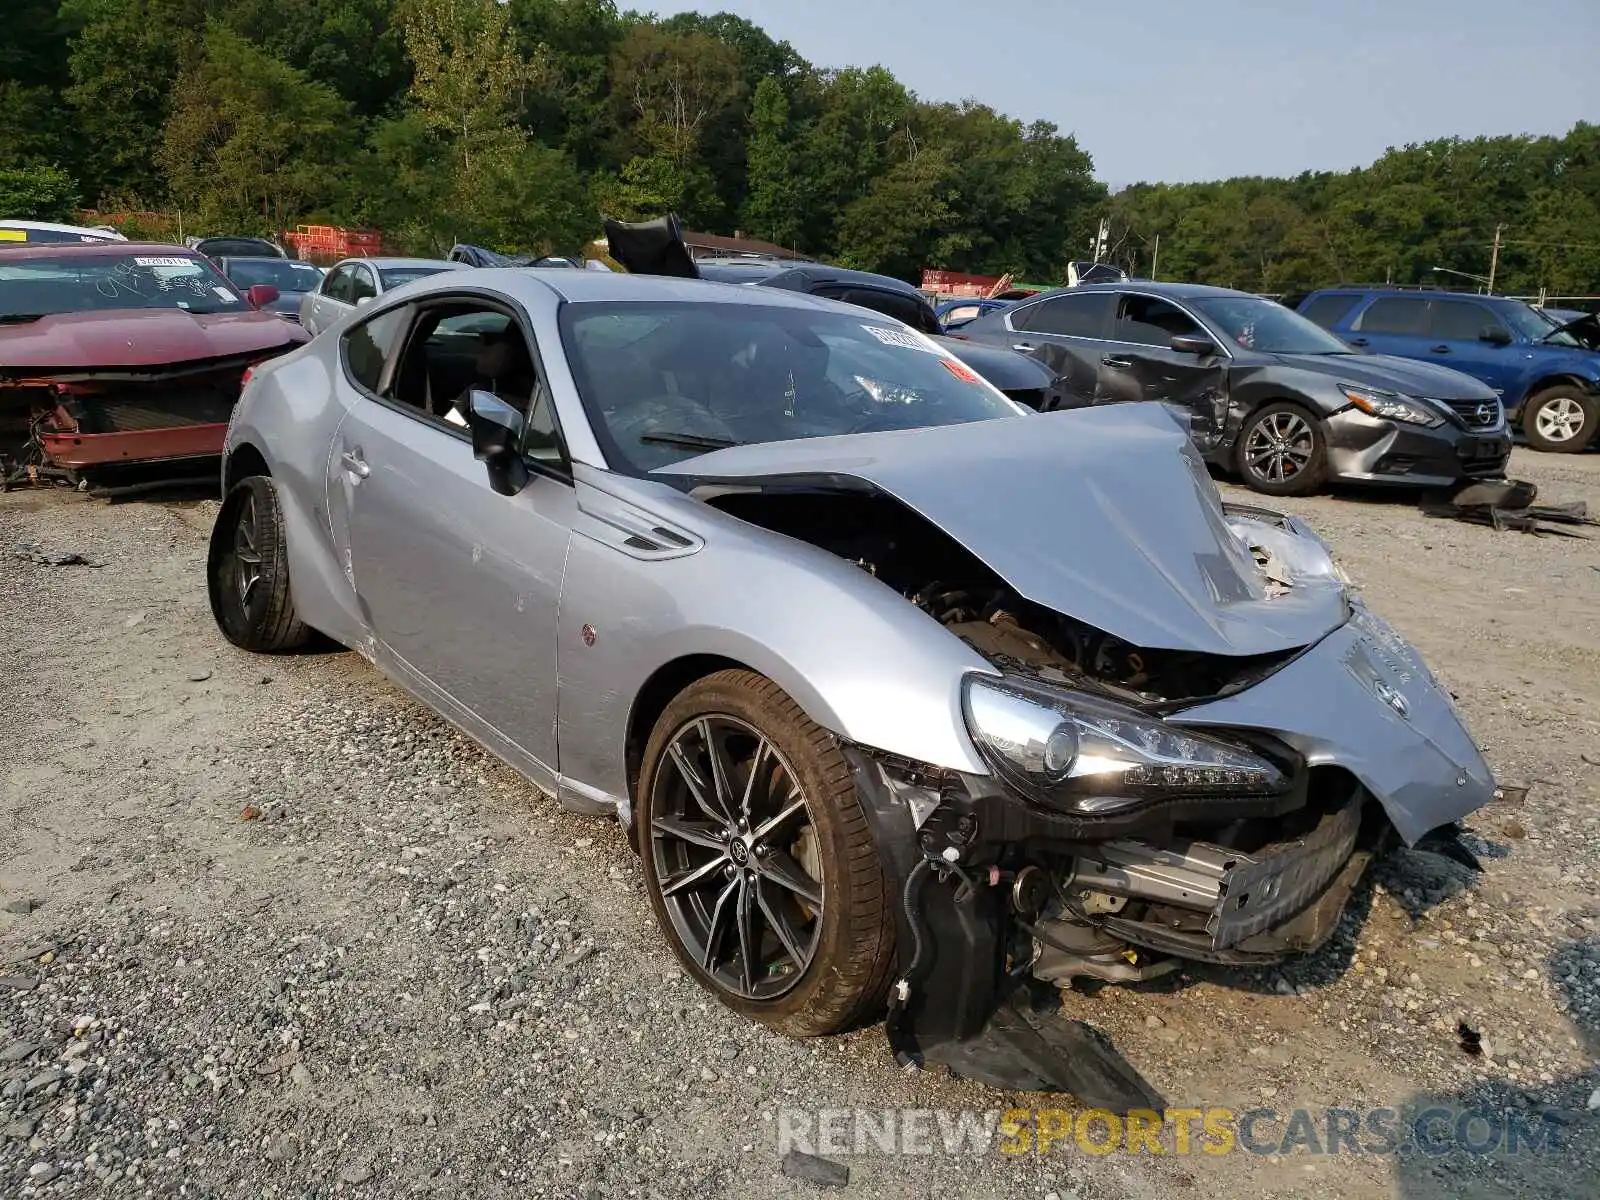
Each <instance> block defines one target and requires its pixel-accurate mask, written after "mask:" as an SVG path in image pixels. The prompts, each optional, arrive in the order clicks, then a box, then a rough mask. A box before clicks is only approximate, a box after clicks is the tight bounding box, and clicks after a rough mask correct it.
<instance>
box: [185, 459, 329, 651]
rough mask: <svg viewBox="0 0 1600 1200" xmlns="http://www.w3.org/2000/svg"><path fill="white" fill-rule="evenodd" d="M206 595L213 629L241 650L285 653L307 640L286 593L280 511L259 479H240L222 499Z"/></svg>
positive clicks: (307, 630)
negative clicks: (214, 624) (215, 623)
mask: <svg viewBox="0 0 1600 1200" xmlns="http://www.w3.org/2000/svg"><path fill="white" fill-rule="evenodd" d="M206 590H207V591H208V592H209V593H210V597H211V615H212V616H213V617H215V618H216V621H217V628H219V629H221V630H222V635H223V636H224V637H226V638H227V639H228V640H229V641H230V642H232V643H233V644H234V645H235V646H238V647H240V648H241V649H244V650H253V651H255V652H256V653H258V654H286V653H289V652H291V651H295V650H299V649H301V648H303V647H304V646H305V645H306V643H308V642H309V641H310V640H311V630H310V628H309V627H308V626H307V625H306V624H305V623H304V622H303V621H301V620H300V618H299V617H298V616H297V615H296V614H295V610H294V599H293V597H291V596H290V594H289V554H288V543H287V541H286V539H285V536H284V531H283V510H282V509H281V508H280V507H279V506H278V493H277V490H276V489H275V488H274V486H273V483H272V480H271V479H269V478H267V477H266V476H265V475H251V476H248V477H246V478H244V479H241V480H240V481H239V483H238V484H237V485H236V486H235V487H234V488H233V489H232V490H231V491H229V492H228V494H227V496H226V497H225V498H224V499H223V501H222V509H221V511H220V512H218V513H217V523H216V525H214V526H213V527H212V530H211V547H210V550H209V552H208V554H207V555H206Z"/></svg>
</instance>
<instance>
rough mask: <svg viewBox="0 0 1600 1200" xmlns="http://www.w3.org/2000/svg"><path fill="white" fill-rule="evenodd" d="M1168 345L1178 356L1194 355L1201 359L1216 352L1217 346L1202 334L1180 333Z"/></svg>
mask: <svg viewBox="0 0 1600 1200" xmlns="http://www.w3.org/2000/svg"><path fill="white" fill-rule="evenodd" d="M1168 344H1169V345H1170V346H1171V348H1172V349H1173V350H1174V351H1175V352H1176V353H1178V354H1195V355H1199V356H1200V357H1202V358H1204V357H1205V356H1206V355H1208V354H1215V353H1216V352H1217V344H1216V343H1215V342H1213V341H1212V340H1211V339H1210V338H1208V337H1207V336H1206V335H1205V334H1203V333H1180V334H1178V335H1177V336H1176V337H1174V338H1173V339H1172V341H1171V342H1170V343H1168Z"/></svg>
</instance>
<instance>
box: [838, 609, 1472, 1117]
mask: <svg viewBox="0 0 1600 1200" xmlns="http://www.w3.org/2000/svg"><path fill="white" fill-rule="evenodd" d="M1165 720H1166V722H1167V723H1168V724H1169V725H1171V726H1173V727H1177V728H1191V729H1194V730H1196V731H1199V730H1205V731H1207V732H1208V733H1210V734H1212V735H1214V736H1218V737H1224V738H1232V739H1238V740H1239V741H1240V744H1249V745H1253V746H1256V747H1258V748H1260V747H1265V746H1269V745H1270V746H1272V747H1274V748H1275V751H1276V752H1277V753H1278V754H1279V755H1281V756H1283V757H1280V758H1279V761H1288V760H1289V759H1292V760H1294V761H1293V763H1292V766H1291V767H1290V771H1291V775H1292V780H1291V784H1290V786H1288V787H1287V788H1284V789H1281V790H1279V791H1278V792H1277V793H1276V794H1273V795H1261V796H1226V797H1223V796H1199V797H1196V796H1185V795H1182V794H1178V795H1173V796H1170V797H1161V798H1158V799H1152V800H1148V801H1146V802H1143V803H1140V804H1138V805H1134V806H1129V807H1125V808H1120V809H1116V810H1111V811H1104V812H1100V813H1095V812H1082V811H1078V812H1074V811H1065V810H1063V809H1062V808H1059V807H1047V806H1045V805H1042V804H1040V803H1037V802H1034V799H1030V798H1025V797H1023V796H1021V795H1018V794H1016V792H1015V790H1014V789H1012V788H1011V787H1009V786H1008V785H1007V784H1006V783H1005V782H1004V781H1002V780H1000V779H998V778H996V777H994V776H969V775H952V774H950V773H941V772H936V771H927V770H922V769H920V768H918V766H917V765H916V764H912V763H906V762H903V761H901V762H895V761H888V760H886V759H884V758H883V757H881V756H878V755H875V754H873V753H871V752H870V751H866V750H862V749H859V748H857V749H854V750H852V751H851V754H852V759H853V765H854V769H855V772H856V777H857V784H858V788H859V791H860V794H861V795H862V797H863V802H864V808H865V810H866V811H867V813H868V817H869V820H870V821H871V822H872V824H873V826H874V834H875V836H876V838H877V842H878V845H879V848H880V855H881V856H882V858H883V861H884V865H885V869H886V872H887V873H888V874H889V875H890V876H891V878H892V879H893V880H894V881H895V883H896V885H897V887H898V888H899V894H900V896H901V905H900V911H899V914H898V919H899V925H900V929H899V933H900V937H901V942H900V944H901V945H902V946H903V947H908V948H909V958H908V959H904V960H903V961H902V967H903V974H902V978H901V980H900V981H899V983H898V985H897V988H896V992H895V995H894V997H893V999H892V1003H891V1016H890V1023H889V1030H890V1037H891V1043H892V1044H893V1045H894V1046H895V1049H896V1051H897V1053H899V1054H900V1055H901V1056H902V1057H903V1058H907V1059H916V1060H925V1061H938V1062H944V1063H947V1064H948V1065H950V1066H951V1067H952V1068H953V1069H956V1070H958V1071H959V1072H961V1073H964V1074H968V1075H970V1076H972V1077H974V1078H977V1079H979V1080H981V1081H985V1082H989V1083H991V1084H995V1085H997V1086H1004V1087H1015V1088H1042V1089H1045V1090H1067V1091H1074V1092H1075V1093H1076V1094H1078V1096H1079V1098H1080V1099H1082V1100H1083V1101H1085V1102H1086V1103H1090V1104H1101V1105H1106V1106H1108V1107H1113V1108H1116V1107H1119V1106H1120V1107H1129V1106H1142V1105H1146V1104H1148V1103H1149V1101H1150V1097H1151V1095H1152V1093H1151V1091H1150V1089H1149V1087H1148V1085H1146V1084H1144V1082H1143V1081H1142V1080H1141V1079H1139V1077H1138V1075H1137V1073H1136V1072H1133V1071H1132V1070H1131V1068H1128V1067H1127V1065H1126V1064H1125V1063H1122V1062H1121V1060H1120V1059H1117V1058H1116V1056H1115V1053H1114V1052H1113V1051H1111V1050H1110V1048H1109V1046H1107V1045H1105V1044H1104V1040H1103V1039H1098V1040H1097V1039H1096V1038H1094V1037H1091V1036H1090V1033H1091V1032H1092V1031H1087V1032H1086V1031H1085V1030H1082V1029H1075V1030H1074V1031H1073V1032H1072V1033H1071V1034H1070V1035H1065V1036H1067V1042H1069V1043H1070V1045H1067V1044H1066V1043H1063V1044H1062V1045H1054V1046H1053V1045H1052V1044H1051V1043H1050V1038H1049V1037H1047V1036H1045V1035H1044V1034H1041V1032H1040V1030H1041V1028H1044V1027H1043V1026H1041V1025H1040V1024H1039V1022H1038V1021H1037V1020H1033V1019H1024V1018H1023V1017H1022V1016H1020V1015H1019V1014H1018V1012H1017V1011H1016V1010H1017V1007H1018V1005H1019V1004H1022V1005H1023V1006H1024V1007H1026V1002H1025V1001H1024V1000H1022V999H1019V998H1017V997H1018V996H1019V993H1018V989H1019V988H1024V987H1027V986H1029V985H1030V984H1032V983H1034V982H1036V981H1042V982H1044V983H1048V984H1052V985H1056V986H1062V985H1066V984H1069V983H1070V982H1071V981H1072V980H1074V979H1078V978H1085V977H1088V978H1097V979H1101V980H1107V981H1112V982H1137V981H1140V980H1144V979H1149V978H1153V977H1155V976H1158V975H1160V974H1163V973H1165V972H1167V971H1171V970H1173V969H1174V968H1175V967H1177V966H1178V965H1180V963H1181V962H1183V961H1186V960H1187V961H1199V962H1210V963H1222V964H1233V965H1255V964H1264V963H1270V962H1274V961H1278V960H1280V959H1282V958H1284V957H1287V956H1289V955H1291V954H1295V953H1303V952H1305V951H1309V950H1312V949H1315V948H1316V947H1317V946H1319V945H1321V944H1322V943H1323V942H1324V941H1325V940H1326V939H1327V938H1328V936H1329V935H1330V934H1331V933H1332V931H1333V929H1334V928H1335V927H1336V925H1337V923H1338V919H1339V917H1340V915H1341V913H1342V912H1343V911H1344V909H1345V907H1346V905H1347V903H1348V901H1349V899H1350V897H1351V895H1352V893H1353V892H1354V890H1355V888H1356V886H1357V884H1358V883H1359V881H1360V879H1361V877H1362V875H1363V873H1364V872H1365V870H1366V868H1367V865H1368V864H1369V863H1370V862H1371V861H1372V860H1373V859H1374V858H1375V857H1377V856H1378V855H1380V854H1382V853H1383V852H1384V851H1385V850H1386V849H1388V848H1389V847H1391V846H1392V845H1394V844H1395V842H1396V840H1397V839H1399V840H1403V841H1404V842H1406V843H1407V844H1415V843H1417V842H1418V841H1420V840H1422V839H1423V838H1424V837H1426V836H1428V835H1430V834H1433V833H1435V831H1438V830H1440V829H1441V828H1453V827H1454V822H1456V821H1458V820H1459V819H1460V818H1461V817H1463V816H1465V815H1467V814H1468V813H1470V812H1472V811H1474V810H1475V809H1477V808H1479V807H1481V806H1482V805H1483V804H1485V803H1487V802H1488V801H1489V800H1490V799H1491V798H1492V796H1493V791H1494V782H1493V779H1492V777H1491V775H1490V773H1489V770H1488V767H1487V765H1486V764H1485V763H1484V761H1483V758H1482V756H1481V755H1480V754H1479V752H1478V749H1477V747H1476V746H1475V745H1474V744H1473V742H1472V739H1471V737H1470V736H1469V735H1468V733H1467V731H1466V730H1465V728H1464V727H1463V726H1462V724H1461V722H1460V719H1459V717H1458V716H1457V714H1456V711H1455V708H1454V706H1453V704H1452V703H1451V701H1450V698H1449V696H1448V695H1447V694H1446V693H1445V692H1444V691H1443V689H1442V688H1440V686H1439V685H1438V683H1437V682H1436V681H1435V680H1434V679H1433V677H1432V675H1431V674H1429V673H1428V671H1427V669H1426V667H1425V666H1423V664H1422V662H1421V659H1420V657H1419V656H1418V655H1417V654H1416V652H1415V651H1414V650H1412V649H1411V647H1410V646H1409V645H1408V644H1407V643H1406V642H1405V641H1404V639H1402V638H1400V637H1399V635H1398V634H1396V633H1395V632H1394V631H1393V630H1392V629H1391V628H1390V627H1389V626H1388V625H1386V624H1385V623H1383V622H1382V621H1381V620H1380V619H1378V618H1377V617H1375V616H1373V615H1372V614H1371V613H1369V612H1368V611H1366V610H1365V609H1364V608H1363V607H1361V606H1359V605H1356V606H1354V607H1353V615H1352V618H1351V620H1350V621H1349V622H1347V623H1346V624H1344V625H1342V626H1340V627H1339V628H1337V629H1335V630H1334V631H1333V632H1332V633H1330V634H1329V635H1327V636H1326V637H1325V638H1323V639H1322V640H1321V641H1320V642H1318V643H1317V644H1316V645H1314V646H1312V647H1310V648H1309V649H1307V650H1306V651H1304V652H1303V653H1301V654H1300V655H1299V656H1298V657H1296V658H1294V659H1293V660H1292V661H1290V662H1288V663H1287V664H1286V665H1284V666H1282V667H1280V668H1279V669H1278V670H1277V671H1276V672H1275V673H1274V674H1272V675H1270V676H1269V677H1267V678H1266V679H1264V680H1262V681H1260V682H1258V683H1256V684H1254V685H1253V686H1251V687H1249V688H1247V689H1245V690H1244V691H1241V692H1239V693H1237V694H1235V695H1233V696H1229V697H1227V698H1224V699H1220V700H1214V701H1210V702H1208V703H1202V704H1197V705H1195V706H1193V707H1190V708H1186V709H1184V710H1183V711H1181V712H1177V713H1171V714H1169V715H1167V716H1166V718H1165ZM1007 997H1012V999H1010V1000H1008V999H1007ZM1018 1039H1021V1041H1020V1042H1019V1041H1018ZM1030 1056H1031V1058H1032V1059H1033V1065H1032V1066H1031V1067H1029V1068H1027V1069H1026V1070H1023V1069H1021V1068H1020V1067H1019V1066H1018V1063H1020V1062H1023V1061H1025V1060H1028V1059H1030ZM1084 1056H1087V1059H1086V1060H1085V1059H1084ZM1085 1062H1087V1064H1088V1065H1087V1066H1086V1065H1085ZM1085 1072H1087V1073H1085ZM1085 1089H1087V1090H1088V1091H1089V1092H1090V1093H1092V1094H1085Z"/></svg>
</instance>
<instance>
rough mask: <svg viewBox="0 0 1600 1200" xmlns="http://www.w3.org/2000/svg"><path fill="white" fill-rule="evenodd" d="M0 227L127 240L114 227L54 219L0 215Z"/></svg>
mask: <svg viewBox="0 0 1600 1200" xmlns="http://www.w3.org/2000/svg"><path fill="white" fill-rule="evenodd" d="M0 229H37V230H39V231H40V232H41V233H84V234H93V235H94V236H96V237H102V238H107V239H109V240H111V241H124V242H125V241H127V240H128V239H127V238H125V237H123V235H122V234H120V233H118V232H117V231H116V230H114V229H110V228H106V229H100V228H97V227H96V226H93V225H62V224H59V223H58V222H56V221H14V220H12V219H11V218H9V217H0Z"/></svg>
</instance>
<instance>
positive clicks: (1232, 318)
mask: <svg viewBox="0 0 1600 1200" xmlns="http://www.w3.org/2000/svg"><path fill="white" fill-rule="evenodd" d="M961 336H962V337H963V338H966V339H969V340H971V341H975V342H983V343H987V344H990V345H999V346H1009V347H1011V348H1012V349H1013V350H1018V351H1021V352H1023V353H1026V354H1031V355H1033V356H1035V357H1037V358H1039V359H1040V360H1042V361H1043V362H1045V363H1046V364H1047V365H1049V366H1050V367H1052V368H1053V369H1054V370H1055V371H1056V372H1057V373H1058V375H1059V376H1060V377H1061V379H1060V384H1059V388H1058V390H1059V392H1060V394H1061V395H1062V397H1063V404H1064V406H1068V407H1086V406H1089V405H1096V404H1112V403H1116V402H1119V401H1134V400H1154V401H1159V402H1161V403H1164V404H1167V405H1171V406H1173V407H1175V408H1176V409H1178V410H1180V411H1181V413H1182V414H1183V416H1184V419H1185V420H1187V422H1188V423H1189V429H1190V433H1191V435H1192V436H1193V438H1194V441H1195V444H1196V446H1197V447H1199V449H1200V451H1201V453H1202V454H1203V455H1205V457H1206V459H1207V461H1209V462H1211V463H1212V464H1213V465H1216V466H1219V467H1223V468H1226V469H1229V470H1235V471H1237V472H1238V473H1239V474H1240V475H1241V476H1243V478H1244V481H1245V482H1246V483H1247V484H1249V485H1250V486H1251V487H1252V488H1254V489H1256V490H1257V491H1259V492H1265V493H1267V494H1269V495H1274V496H1295V495H1304V494H1306V493H1308V492H1313V491H1316V490H1317V489H1318V488H1320V487H1322V486H1323V485H1324V484H1325V483H1327V482H1328V481H1330V480H1341V481H1346V482H1353V483H1382V484H1401V485H1407V486H1410V487H1447V486H1450V485H1452V484H1455V483H1458V482H1460V481H1462V480H1464V479H1477V478H1496V477H1499V476H1501V475H1503V474H1504V473H1505V465H1506V460H1507V458H1508V457H1509V456H1510V454H1511V436H1510V432H1509V430H1508V429H1507V427H1506V420H1505V413H1504V411H1503V410H1502V408H1501V405H1500V400H1499V398H1498V397H1497V396H1496V395H1495V393H1494V391H1493V390H1492V389H1490V388H1489V387H1487V386H1486V385H1484V384H1482V383H1480V382H1478V381H1477V380H1476V379H1473V378H1471V377H1470V376H1467V375H1463V374H1461V373H1460V372H1459V371H1452V370H1450V369H1449V368H1447V367H1440V366H1434V365H1432V364H1429V363H1418V362H1413V361H1411V360H1409V359H1403V358H1390V357H1387V356H1384V355H1376V354H1363V353H1361V352H1359V351H1358V350H1356V349H1354V348H1353V347H1351V346H1349V345H1347V344H1346V343H1345V342H1343V341H1341V340H1340V339H1339V338H1337V337H1335V336H1334V335H1333V334H1331V333H1328V332H1327V331H1325V330H1323V329H1321V328H1319V327H1318V326H1316V325H1314V324H1312V322H1310V321H1308V320H1306V319H1305V318H1304V317H1302V316H1300V315H1299V314H1298V313H1295V312H1293V311H1291V310H1290V309H1288V308H1285V307H1284V306H1283V305H1281V304H1278V303H1275V302H1274V301H1271V300H1265V299H1262V298H1261V297H1259V296H1252V295H1249V294H1248V293H1245V292H1235V291H1230V290H1228V289H1226V288H1213V287H1201V286H1198V285H1189V284H1169V283H1151V282H1147V281H1143V280H1131V281H1128V282H1126V283H1116V284H1099V285H1093V286H1088V287H1078V288H1068V289H1062V290H1059V291H1054V292H1045V293H1043V294H1041V295H1039V296H1036V297H1034V298H1032V299H1030V300H1027V301H1024V302H1023V303H1021V304H1018V305H1017V306H1015V307H1014V308H1009V309H1006V310H1004V311H1002V312H995V313H989V314H987V315H985V316H982V317H979V318H978V319H977V320H975V321H973V322H972V323H971V324H969V325H966V326H963V328H962V329H961Z"/></svg>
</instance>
